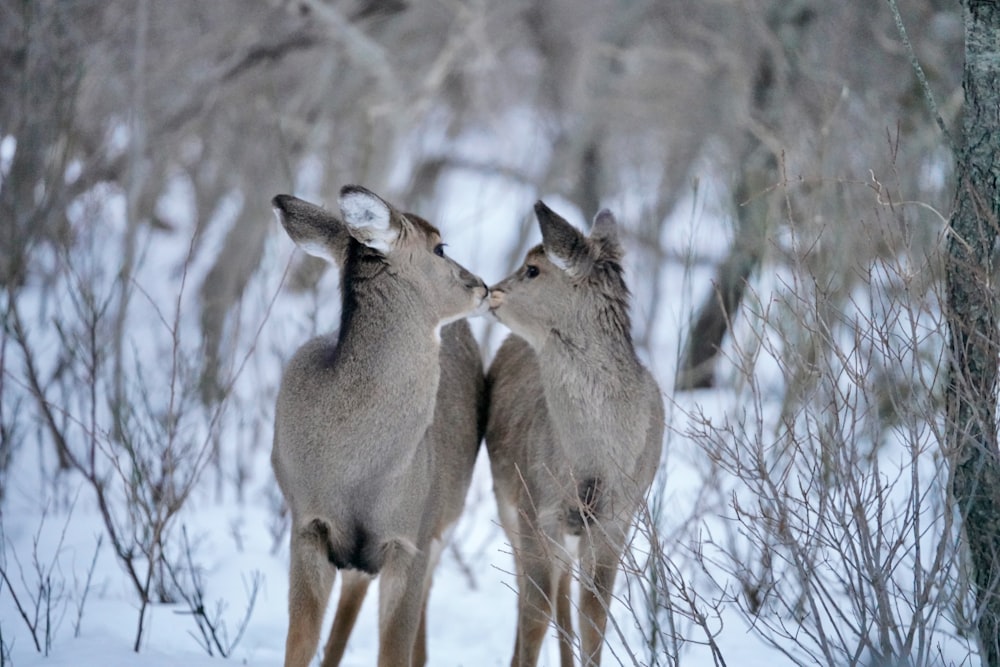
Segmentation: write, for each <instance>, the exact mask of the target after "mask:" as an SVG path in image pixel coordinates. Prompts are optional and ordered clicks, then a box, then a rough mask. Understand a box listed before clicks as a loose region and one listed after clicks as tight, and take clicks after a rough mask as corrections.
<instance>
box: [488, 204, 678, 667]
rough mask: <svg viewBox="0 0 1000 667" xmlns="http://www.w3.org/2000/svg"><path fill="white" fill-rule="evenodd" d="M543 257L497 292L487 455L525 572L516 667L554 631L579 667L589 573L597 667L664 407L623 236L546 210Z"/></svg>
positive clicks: (588, 650)
mask: <svg viewBox="0 0 1000 667" xmlns="http://www.w3.org/2000/svg"><path fill="white" fill-rule="evenodd" d="M535 214H536V216H537V218H538V224H539V227H540V228H541V232H542V244H541V245H539V246H537V247H535V248H533V249H532V250H530V251H529V252H528V254H527V258H526V259H525V261H524V264H523V265H522V266H521V267H520V268H519V269H517V271H515V272H514V273H513V274H512V275H510V276H509V277H507V278H506V279H504V280H503V281H501V282H500V283H498V284H496V285H494V286H493V287H492V288H490V310H491V312H492V314H493V315H495V316H496V317H497V319H499V320H500V322H502V323H503V324H505V325H506V326H507V327H508V328H509V329H510V330H511V331H512V332H513V334H514V335H511V336H509V337H508V338H507V339H506V340H505V341H504V343H503V344H502V345H501V347H500V349H499V350H498V351H497V354H496V357H495V358H494V360H493V363H492V364H491V366H490V369H489V372H488V373H487V391H488V392H489V401H490V405H489V417H488V421H487V427H486V448H487V451H488V453H489V457H490V465H491V468H492V472H493V485H494V491H495V493H496V498H497V504H498V506H499V512H500V519H501V523H502V524H503V527H504V530H505V532H506V534H507V537H508V539H509V540H510V543H511V546H512V547H513V552H514V559H515V563H516V565H517V581H518V615H517V637H516V641H515V644H514V657H513V659H512V660H511V665H512V666H513V667H525V666H533V665H535V664H536V663H537V661H538V656H539V651H540V649H541V645H542V641H543V639H544V638H545V634H546V631H547V629H548V627H549V624H550V622H551V620H552V614H553V607H554V608H555V621H556V625H557V630H558V635H559V640H560V659H561V665H562V667H572V665H573V643H574V642H573V637H574V636H575V635H574V634H573V626H572V619H571V613H570V611H571V607H572V601H571V600H570V575H571V572H572V570H573V565H574V563H576V562H578V563H579V568H578V574H579V577H580V600H579V604H578V609H579V628H580V648H581V653H582V655H581V658H582V661H583V664H585V665H598V664H600V660H601V648H602V645H603V641H604V631H605V627H606V624H607V614H608V605H609V604H610V602H611V594H612V589H613V586H614V581H615V576H616V573H617V570H618V567H619V564H620V561H621V558H622V555H623V553H624V549H625V543H626V539H627V536H628V533H629V531H630V528H631V526H632V521H633V517H634V516H635V514H636V512H637V511H638V509H639V508H640V505H641V503H642V502H643V499H644V496H645V493H646V491H647V490H648V488H649V486H650V484H651V483H652V480H653V477H654V476H655V474H656V470H657V467H658V464H659V459H660V452H661V446H662V439H663V429H664V410H663V399H662V395H661V393H660V389H659V387H658V386H657V383H656V381H655V380H654V379H653V376H652V375H651V374H650V373H649V371H648V370H646V368H645V367H644V366H643V365H642V363H641V362H640V360H639V359H638V357H637V356H636V352H635V349H634V347H633V344H632V337H631V331H630V329H631V324H630V319H629V312H628V309H629V292H628V288H627V287H626V285H625V281H624V279H623V275H622V266H621V257H622V248H621V245H620V244H619V241H618V234H617V225H616V222H615V219H614V217H613V216H612V214H611V213H610V212H608V211H601V212H600V213H598V214H597V217H596V218H595V221H594V226H593V229H592V231H591V233H590V235H589V236H585V235H584V234H583V233H581V232H580V231H578V230H577V229H576V228H575V227H573V226H572V225H570V224H569V223H568V222H567V221H566V220H564V219H563V218H561V217H559V216H558V215H556V214H555V213H554V212H553V211H551V210H550V209H549V208H548V207H547V206H545V204H543V203H542V202H538V203H537V204H536V205H535Z"/></svg>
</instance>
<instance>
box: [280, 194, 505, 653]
mask: <svg viewBox="0 0 1000 667" xmlns="http://www.w3.org/2000/svg"><path fill="white" fill-rule="evenodd" d="M273 204H274V209H275V213H276V214H277V216H278V220H279V221H280V222H281V224H282V226H283V227H284V229H285V231H286V232H288V235H289V236H290V237H291V238H292V240H293V241H295V243H296V244H297V245H298V246H299V247H300V248H302V249H303V250H306V251H307V252H309V253H311V254H313V255H317V256H320V257H324V258H326V259H328V260H330V261H331V262H334V263H336V264H337V265H339V266H340V267H341V289H342V292H343V294H342V299H343V302H342V309H341V321H340V327H339V329H338V331H336V332H335V333H332V334H330V335H327V336H320V337H318V338H315V339H313V340H311V341H309V342H307V343H306V344H305V345H303V346H302V347H301V348H300V349H299V350H298V352H296V353H295V355H294V356H293V357H292V359H291V360H290V361H289V362H288V364H287V366H286V368H285V373H284V376H283V378H282V382H281V389H280V391H279V394H278V403H277V407H276V410H275V425H274V448H273V450H272V454H271V462H272V465H273V467H274V473H275V477H276V478H277V481H278V485H279V487H280V488H281V491H282V493H283V494H284V497H285V500H286V502H287V503H288V507H289V509H290V510H291V516H292V526H291V572H290V581H289V595H288V607H289V628H288V638H287V642H286V648H285V665H286V666H287V667H306V666H307V665H308V664H309V663H310V661H311V660H312V658H313V655H314V654H315V652H316V647H317V644H318V642H319V636H320V625H321V624H322V621H323V614H324V611H325V610H326V605H327V601H328V599H329V597H330V590H331V588H332V586H333V582H334V577H335V575H336V573H337V572H338V571H340V572H342V573H343V584H342V593H341V598H340V602H339V604H338V607H337V613H336V615H335V617H334V621H333V627H332V629H331V632H330V639H329V641H328V642H327V646H326V650H325V652H324V657H323V665H324V666H325V667H331V666H333V665H337V664H339V663H340V659H341V657H342V656H343V653H344V649H345V646H346V643H347V638H348V635H349V634H350V632H351V628H352V627H353V625H354V621H355V619H356V617H357V613H358V610H359V608H360V606H361V602H362V600H363V599H364V597H365V593H366V590H367V588H368V583H369V581H370V579H371V578H372V577H374V576H375V575H379V577H380V583H379V588H380V590H379V653H378V664H379V665H380V666H381V667H400V666H404V667H405V666H410V665H423V664H424V662H425V660H426V645H425V635H426V631H425V625H426V618H425V615H426V604H427V594H428V589H429V588H430V582H431V574H432V572H433V568H434V565H435V563H436V561H437V559H438V557H439V556H440V553H441V549H442V547H443V546H444V544H445V542H446V540H447V538H448V532H449V529H450V526H451V525H452V524H454V522H455V521H456V520H457V519H458V516H459V514H460V513H461V510H462V506H463V504H464V502H465V493H466V491H467V489H468V487H469V482H470V479H471V476H472V468H473V464H474V462H475V458H476V453H477V451H478V448H479V442H480V438H481V436H482V428H483V422H484V410H485V388H484V378H483V368H482V360H481V358H480V356H479V348H478V346H477V345H476V342H475V340H474V339H473V338H472V334H471V332H470V330H469V327H468V324H467V323H466V322H465V321H464V320H462V319H461V318H464V317H465V316H467V315H470V314H473V313H477V312H483V311H485V309H486V306H487V303H486V297H487V294H488V292H487V289H486V285H484V284H483V281H482V280H480V279H479V278H478V277H476V276H475V275H473V274H472V273H470V272H469V271H467V270H466V269H464V268H462V267H461V266H459V265H458V264H457V263H456V262H455V261H454V260H452V259H450V258H448V257H447V256H446V255H445V253H444V245H443V244H442V242H441V235H440V233H439V232H438V230H437V229H435V228H434V227H433V226H431V225H430V224H429V223H428V222H427V221H425V220H423V219H421V218H419V217H417V216H415V215H412V214H404V213H401V212H399V211H397V210H396V209H395V208H394V207H392V206H391V205H390V204H388V203H387V202H385V201H384V200H383V199H381V198H380V197H378V196H377V195H375V194H374V193H372V192H369V191H368V190H366V189H364V188H361V187H358V186H347V187H345V188H343V189H342V190H341V193H340V211H341V216H342V219H338V218H337V217H336V216H334V215H331V214H330V213H327V212H326V211H324V210H323V209H321V208H319V207H318V206H313V205H312V204H309V203H307V202H304V201H302V200H301V199H297V198H295V197H291V196H289V195H278V196H277V197H275V198H274V200H273ZM449 323H450V324H449Z"/></svg>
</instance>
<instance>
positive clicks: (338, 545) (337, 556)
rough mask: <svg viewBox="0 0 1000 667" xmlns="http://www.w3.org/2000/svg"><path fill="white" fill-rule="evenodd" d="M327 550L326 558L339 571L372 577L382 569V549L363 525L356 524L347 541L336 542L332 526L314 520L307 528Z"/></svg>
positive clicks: (319, 520)
mask: <svg viewBox="0 0 1000 667" xmlns="http://www.w3.org/2000/svg"><path fill="white" fill-rule="evenodd" d="M307 532H308V533H309V534H311V535H312V536H313V537H315V539H316V540H317V541H318V542H319V545H320V546H321V548H323V549H325V550H326V558H327V560H329V561H330V564H331V565H333V566H334V567H335V568H337V569H338V570H360V571H361V572H365V573H367V574H370V575H372V576H374V575H376V574H378V572H379V570H380V569H382V549H380V548H379V545H378V544H377V543H376V542H375V541H374V540H373V539H372V536H371V534H370V533H369V532H368V531H367V530H366V529H365V527H364V526H362V525H361V524H358V523H356V524H355V525H354V528H353V530H352V531H351V532H350V533H349V534H348V535H347V539H341V540H334V539H333V538H332V537H331V535H330V526H329V524H327V523H326V522H325V521H323V520H321V519H313V520H312V522H311V523H310V524H309V527H308V528H307Z"/></svg>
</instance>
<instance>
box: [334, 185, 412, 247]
mask: <svg viewBox="0 0 1000 667" xmlns="http://www.w3.org/2000/svg"><path fill="white" fill-rule="evenodd" d="M340 214H341V215H342V216H344V224H345V225H347V229H348V231H349V232H350V234H351V236H353V237H354V238H355V239H357V240H358V241H359V242H360V243H363V244H364V245H366V246H368V247H369V248H372V249H373V250H378V251H379V252H381V253H383V254H384V253H387V252H389V250H390V249H391V248H392V246H393V244H394V243H395V242H396V239H398V238H399V226H398V224H397V223H395V222H394V216H393V210H392V207H391V206H390V205H389V204H388V203H387V202H386V201H385V200H384V199H382V198H381V197H379V196H378V195H377V194H375V193H374V192H372V191H370V190H367V189H365V188H363V187H361V186H360V185H345V186H344V187H343V188H341V190H340Z"/></svg>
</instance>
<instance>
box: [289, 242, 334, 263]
mask: <svg viewBox="0 0 1000 667" xmlns="http://www.w3.org/2000/svg"><path fill="white" fill-rule="evenodd" d="M295 245H297V246H298V247H299V248H300V249H302V250H303V251H304V252H307V253H309V254H310V255H312V256H313V257H319V258H320V259H325V260H326V261H328V262H330V263H331V264H336V263H337V258H336V257H334V256H333V253H332V252H330V248H329V247H328V246H327V245H326V244H325V243H320V242H318V241H313V240H312V239H309V240H305V241H297V242H296V243H295Z"/></svg>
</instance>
